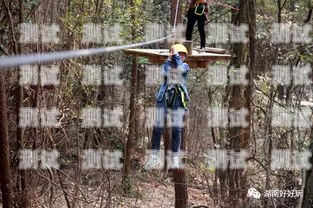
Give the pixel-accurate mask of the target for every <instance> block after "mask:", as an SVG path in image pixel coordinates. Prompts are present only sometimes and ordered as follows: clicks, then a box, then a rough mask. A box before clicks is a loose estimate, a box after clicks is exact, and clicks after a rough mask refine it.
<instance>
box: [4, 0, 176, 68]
mask: <svg viewBox="0 0 313 208" xmlns="http://www.w3.org/2000/svg"><path fill="white" fill-rule="evenodd" d="M178 6H179V0H177V4H176V11H175V19H174V28H173V31H172V34H171V35H169V36H166V37H163V38H159V39H156V40H151V41H147V42H142V43H134V44H129V45H122V46H113V47H105V48H90V49H81V50H69V51H59V52H50V53H37V54H29V55H18V56H10V57H4V58H0V69H4V68H9V67H17V66H20V65H26V64H35V63H48V62H53V61H61V60H65V59H70V58H79V57H86V56H91V55H97V54H103V53H110V52H114V51H119V50H125V49H129V48H133V47H141V46H145V45H150V44H153V43H157V42H161V41H163V40H166V39H168V38H170V37H173V36H174V40H175V37H176V24H177V14H178Z"/></svg>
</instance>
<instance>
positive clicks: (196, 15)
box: [186, 0, 209, 50]
mask: <svg viewBox="0 0 313 208" xmlns="http://www.w3.org/2000/svg"><path fill="white" fill-rule="evenodd" d="M208 13H209V7H208V3H207V1H206V0H191V2H190V4H189V8H188V11H187V19H188V21H187V29H186V40H192V32H193V28H194V26H195V23H196V22H197V24H198V30H199V33H200V49H203V50H204V49H205V29H204V26H205V22H206V21H207V20H208Z"/></svg>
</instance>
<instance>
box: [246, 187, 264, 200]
mask: <svg viewBox="0 0 313 208" xmlns="http://www.w3.org/2000/svg"><path fill="white" fill-rule="evenodd" d="M247 196H248V197H253V198H255V199H259V198H260V197H261V193H260V192H258V191H257V190H256V189H255V188H249V190H248V194H247Z"/></svg>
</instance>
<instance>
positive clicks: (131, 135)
mask: <svg viewBox="0 0 313 208" xmlns="http://www.w3.org/2000/svg"><path fill="white" fill-rule="evenodd" d="M131 74H132V75H131V93H130V106H129V110H130V113H129V127H128V131H129V132H128V138H127V142H126V148H125V159H124V169H123V185H124V186H123V187H124V192H125V193H127V192H128V191H130V189H131V184H130V181H129V180H130V177H129V174H130V165H131V164H130V163H131V156H132V152H133V141H134V140H135V139H136V138H135V137H136V121H135V120H136V97H137V57H136V56H134V57H133V64H132V73H131Z"/></svg>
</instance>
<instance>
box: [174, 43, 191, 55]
mask: <svg viewBox="0 0 313 208" xmlns="http://www.w3.org/2000/svg"><path fill="white" fill-rule="evenodd" d="M173 47H174V49H175V51H177V52H181V53H186V54H188V51H187V48H186V47H185V46H184V45H183V44H175V45H173Z"/></svg>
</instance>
